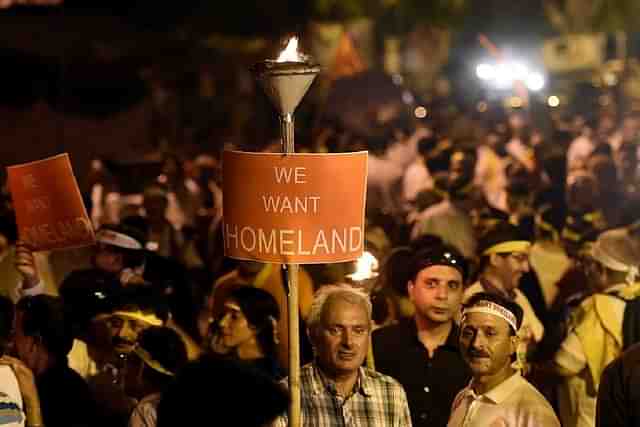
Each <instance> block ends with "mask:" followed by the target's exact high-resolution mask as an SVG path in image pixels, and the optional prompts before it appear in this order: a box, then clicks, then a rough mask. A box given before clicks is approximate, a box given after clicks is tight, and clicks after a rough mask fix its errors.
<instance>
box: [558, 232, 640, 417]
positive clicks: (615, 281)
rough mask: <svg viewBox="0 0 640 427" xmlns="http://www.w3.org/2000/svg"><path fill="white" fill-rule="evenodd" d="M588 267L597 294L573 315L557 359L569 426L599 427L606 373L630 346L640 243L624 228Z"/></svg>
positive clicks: (639, 291)
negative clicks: (629, 316) (629, 314)
mask: <svg viewBox="0 0 640 427" xmlns="http://www.w3.org/2000/svg"><path fill="white" fill-rule="evenodd" d="M586 261H587V262H588V263H587V265H586V269H587V271H586V272H587V277H588V278H589V280H590V282H592V283H591V285H592V287H593V288H594V290H595V293H594V294H593V295H591V296H590V297H588V298H586V299H585V300H584V301H583V302H582V303H581V304H580V305H579V306H578V307H577V308H576V309H575V310H574V312H572V313H571V319H570V321H569V334H568V336H567V338H566V339H565V340H564V341H563V342H562V344H561V346H560V349H559V350H558V352H557V353H556V355H555V356H554V359H553V361H554V363H555V367H556V370H557V371H558V373H559V374H560V375H562V376H564V377H565V381H564V383H562V384H561V387H560V392H561V393H560V399H559V412H560V417H561V419H562V421H563V425H566V426H581V427H582V426H585V427H586V426H593V425H594V423H595V409H596V393H597V391H598V388H599V386H600V380H601V376H602V372H603V371H604V368H605V367H606V366H607V364H609V363H610V362H611V361H613V360H614V359H615V358H616V357H618V356H619V355H620V354H621V353H622V351H623V350H624V349H625V348H626V346H628V345H630V344H632V343H630V342H625V341H627V340H626V339H625V331H624V327H623V326H624V321H625V309H626V307H627V303H628V301H630V300H632V299H634V298H637V297H638V296H640V283H639V282H638V266H639V265H640V253H639V252H638V247H637V241H636V240H635V238H634V237H632V235H631V233H630V232H629V230H627V229H625V228H619V229H614V230H609V231H607V232H604V233H602V234H601V235H600V236H598V239H597V240H596V242H595V243H594V244H593V246H592V248H591V250H590V254H589V257H588V259H587V260H586Z"/></svg>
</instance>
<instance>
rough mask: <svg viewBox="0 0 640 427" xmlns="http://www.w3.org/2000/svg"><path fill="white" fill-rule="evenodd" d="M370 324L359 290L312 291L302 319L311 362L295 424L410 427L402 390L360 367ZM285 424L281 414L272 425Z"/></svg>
mask: <svg viewBox="0 0 640 427" xmlns="http://www.w3.org/2000/svg"><path fill="white" fill-rule="evenodd" d="M371 324H372V322H371V302H370V301H369V297H368V296H367V295H366V294H365V293H363V292H362V291H360V290H358V289H355V288H353V287H351V286H348V285H327V286H324V287H322V288H320V290H318V292H317V293H316V295H315V297H314V300H313V304H312V306H311V312H310V314H309V318H308V333H309V337H310V339H311V342H312V344H313V348H314V354H315V360H314V361H313V362H312V363H310V364H308V365H306V366H304V367H303V368H302V370H301V373H300V394H301V398H302V402H301V418H302V419H301V424H300V425H304V426H313V427H335V426H351V427H392V426H393V427H411V416H410V414H409V406H408V404H407V398H406V396H405V393H404V390H403V388H402V386H401V385H400V384H399V383H398V382H397V381H396V380H394V379H393V378H391V377H388V376H386V375H382V374H380V373H378V372H375V371H373V370H370V369H368V368H365V367H363V366H362V365H363V363H364V360H365V358H366V356H367V351H368V348H369V339H370V336H371V335H370V334H371ZM285 383H286V380H285ZM286 425H288V419H287V416H286V415H282V416H281V417H279V418H278V419H277V420H276V422H275V424H274V426H276V427H280V426H286Z"/></svg>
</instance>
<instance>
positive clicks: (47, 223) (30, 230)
mask: <svg viewBox="0 0 640 427" xmlns="http://www.w3.org/2000/svg"><path fill="white" fill-rule="evenodd" d="M7 173H8V178H9V190H10V191H11V197H12V198H13V205H14V207H15V211H16V221H17V223H18V233H19V236H20V239H21V240H24V241H25V242H27V243H29V244H30V245H31V246H32V247H33V249H34V250H36V251H42V250H52V249H66V248H74V247H79V246H87V245H91V244H94V243H95V235H94V232H93V227H92V225H91V221H90V220H89V217H88V216H87V210H86V209H85V207H84V203H83V202H82V196H81V195H80V190H79V189H78V183H77V182H76V178H75V176H74V175H73V170H72V169H71V162H70V161H69V155H68V154H66V153H65V154H60V155H58V156H54V157H49V158H47V159H43V160H38V161H35V162H30V163H24V164H21V165H14V166H9V167H8V168H7Z"/></svg>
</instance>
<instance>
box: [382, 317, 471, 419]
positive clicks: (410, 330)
mask: <svg viewBox="0 0 640 427" xmlns="http://www.w3.org/2000/svg"><path fill="white" fill-rule="evenodd" d="M373 354H374V356H375V357H374V358H375V366H376V369H377V370H378V371H380V372H381V373H383V374H385V375H390V376H391V377H393V378H395V379H396V380H398V381H399V382H400V384H402V387H403V388H404V390H405V392H406V393H407V399H408V400H409V409H410V410H411V418H412V423H413V425H414V427H422V426H424V427H444V426H446V425H447V420H448V419H449V412H450V410H451V404H452V403H453V399H455V397H456V395H457V394H458V392H459V391H460V390H462V389H463V388H464V387H465V386H466V385H467V384H468V383H469V380H470V379H471V372H470V371H469V368H468V367H467V364H466V363H465V361H464V359H463V358H462V355H461V354H460V350H459V348H458V327H457V326H456V325H455V324H454V325H453V326H452V328H451V332H450V333H449V336H448V337H447V341H446V342H445V343H444V344H443V345H441V346H440V347H438V348H437V349H436V350H435V351H434V352H433V356H432V357H430V356H429V352H428V351H427V349H426V348H425V346H424V344H422V343H421V342H420V340H419V338H418V330H417V328H416V323H415V320H414V319H413V318H412V319H407V320H402V321H400V323H398V324H396V325H391V326H386V327H384V328H381V329H378V330H377V331H375V332H374V333H373Z"/></svg>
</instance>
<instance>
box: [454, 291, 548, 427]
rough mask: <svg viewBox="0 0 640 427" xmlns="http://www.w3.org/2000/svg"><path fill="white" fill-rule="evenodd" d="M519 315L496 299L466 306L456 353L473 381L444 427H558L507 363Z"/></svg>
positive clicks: (484, 296) (484, 297) (480, 297)
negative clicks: (465, 364)
mask: <svg viewBox="0 0 640 427" xmlns="http://www.w3.org/2000/svg"><path fill="white" fill-rule="evenodd" d="M522 318H523V311H522V308H520V306H519V305H518V304H516V303H515V302H513V301H510V300H509V299H507V298H504V297H502V296H501V295H499V294H489V293H484V292H481V293H478V294H475V295H474V296H473V297H471V299H470V300H469V302H468V303H467V304H465V306H464V309H463V312H462V319H461V324H460V348H461V350H462V356H463V357H464V360H465V361H466V362H467V364H468V365H469V368H470V369H471V373H472V375H473V378H472V380H471V382H470V383H469V385H468V386H467V387H465V388H464V389H463V390H462V391H461V392H460V393H458V395H457V396H456V399H455V401H454V402H453V406H452V409H451V416H450V418H449V423H448V424H447V426H448V427H462V426H464V427H498V426H500V427H560V422H559V421H558V418H557V417H556V415H555V414H554V412H553V408H552V407H551V405H550V404H549V402H547V401H546V400H545V398H544V397H543V396H542V394H540V392H538V390H536V388H535V387H534V386H533V385H531V384H530V383H529V382H528V381H527V380H525V379H524V378H522V376H521V375H520V373H519V372H518V371H517V370H516V369H514V368H513V366H512V362H513V358H514V355H515V352H516V347H517V345H518V336H517V331H518V330H519V329H520V326H521V324H522Z"/></svg>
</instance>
